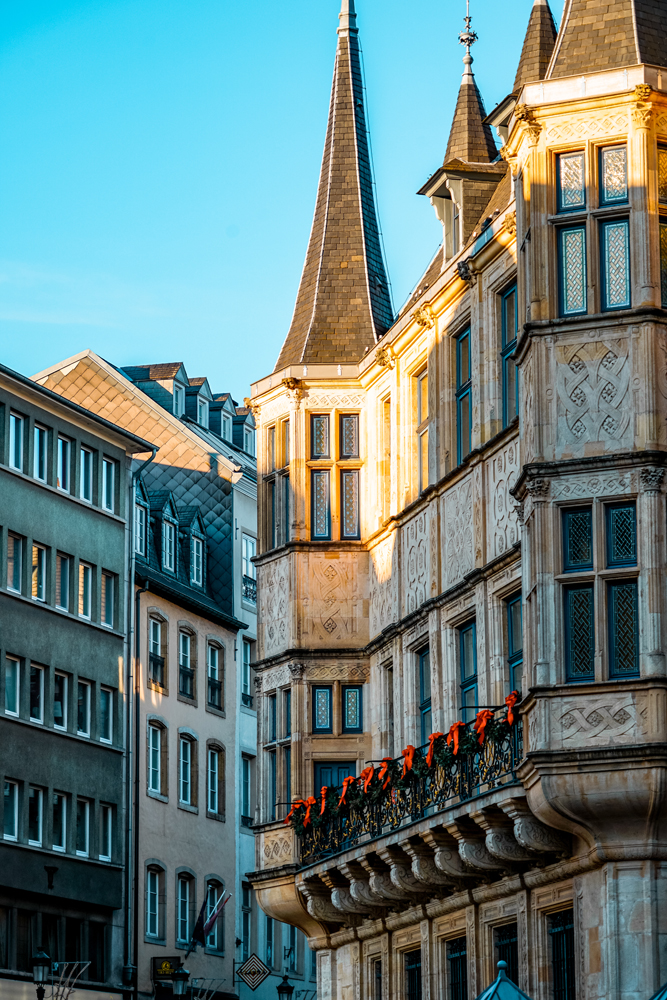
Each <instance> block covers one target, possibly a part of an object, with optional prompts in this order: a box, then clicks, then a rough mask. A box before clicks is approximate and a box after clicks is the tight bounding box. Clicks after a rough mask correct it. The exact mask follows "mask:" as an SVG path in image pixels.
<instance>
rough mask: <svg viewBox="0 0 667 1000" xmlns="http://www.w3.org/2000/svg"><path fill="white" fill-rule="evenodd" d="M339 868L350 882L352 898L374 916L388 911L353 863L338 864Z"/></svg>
mask: <svg viewBox="0 0 667 1000" xmlns="http://www.w3.org/2000/svg"><path fill="white" fill-rule="evenodd" d="M338 870H339V872H340V873H341V874H342V875H344V876H345V878H346V879H347V880H348V881H349V883H350V895H351V896H352V899H353V900H354V901H355V903H358V904H359V905H360V906H361V907H362V908H363V909H364V911H365V912H366V913H370V914H372V915H373V916H381V915H384V914H385V913H386V904H385V903H383V902H382V900H380V899H378V897H377V896H376V895H375V894H374V893H373V892H372V891H371V887H370V883H369V881H368V879H366V878H362V876H361V875H360V874H359V872H358V871H356V870H355V869H354V868H353V867H352V866H351V865H347V864H341V865H339V866H338Z"/></svg>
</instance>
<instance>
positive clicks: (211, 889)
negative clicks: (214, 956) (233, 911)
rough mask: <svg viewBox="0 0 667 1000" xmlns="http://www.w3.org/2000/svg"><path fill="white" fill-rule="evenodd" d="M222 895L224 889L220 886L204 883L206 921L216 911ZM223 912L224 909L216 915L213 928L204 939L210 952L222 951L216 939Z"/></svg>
mask: <svg viewBox="0 0 667 1000" xmlns="http://www.w3.org/2000/svg"><path fill="white" fill-rule="evenodd" d="M224 894H225V890H224V888H223V887H222V886H221V885H217V884H216V883H214V882H207V883H206V919H207V920H209V919H210V917H211V916H212V915H213V913H214V912H215V909H216V907H217V905H218V903H219V902H220V900H221V899H222V897H223V896H224ZM224 912H225V911H224V909H222V910H221V911H220V913H219V914H218V918H217V920H216V921H215V923H214V924H213V927H212V928H211V930H210V931H209V933H208V936H207V938H206V947H207V948H210V949H211V950H212V951H220V952H221V951H222V948H221V947H220V941H219V940H218V938H219V932H220V930H221V928H220V927H219V924H220V921H221V919H222V914H223V913H224Z"/></svg>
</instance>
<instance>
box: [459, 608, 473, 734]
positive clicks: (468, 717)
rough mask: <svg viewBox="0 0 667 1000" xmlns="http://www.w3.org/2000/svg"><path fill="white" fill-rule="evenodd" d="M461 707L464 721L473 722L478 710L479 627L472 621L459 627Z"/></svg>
mask: <svg viewBox="0 0 667 1000" xmlns="http://www.w3.org/2000/svg"><path fill="white" fill-rule="evenodd" d="M459 661H460V667H461V709H462V712H463V721H464V722H472V720H473V719H474V717H475V713H476V711H477V629H476V623H475V622H470V624H469V625H465V626H464V627H463V628H460V629H459Z"/></svg>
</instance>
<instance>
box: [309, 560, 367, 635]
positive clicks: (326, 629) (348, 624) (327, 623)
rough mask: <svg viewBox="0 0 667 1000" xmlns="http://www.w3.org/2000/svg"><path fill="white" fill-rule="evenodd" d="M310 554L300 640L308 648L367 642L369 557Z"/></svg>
mask: <svg viewBox="0 0 667 1000" xmlns="http://www.w3.org/2000/svg"><path fill="white" fill-rule="evenodd" d="M337 555H338V558H336V559H332V558H331V557H330V556H328V555H327V554H326V553H323V554H321V555H320V554H319V553H311V554H310V555H309V557H308V560H307V563H306V566H304V567H303V570H304V573H303V577H302V579H301V593H302V596H301V599H300V609H299V638H300V639H301V640H302V641H303V642H304V643H305V644H306V645H317V644H320V643H322V644H324V645H328V646H330V645H332V644H340V645H343V646H357V645H365V643H366V642H367V641H368V610H369V600H368V593H367V589H366V588H367V572H366V567H367V565H368V564H367V561H366V560H367V554H366V553H365V552H364V553H359V554H358V555H357V554H356V553H349V554H348V553H342V552H341V553H337Z"/></svg>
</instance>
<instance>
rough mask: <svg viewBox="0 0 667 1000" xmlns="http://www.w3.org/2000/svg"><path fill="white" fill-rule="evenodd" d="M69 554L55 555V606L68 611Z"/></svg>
mask: <svg viewBox="0 0 667 1000" xmlns="http://www.w3.org/2000/svg"><path fill="white" fill-rule="evenodd" d="M71 565H72V563H71V560H70V557H69V556H63V555H60V554H58V555H57V556H56V607H57V608H60V609H61V610H62V611H69V575H70V570H71Z"/></svg>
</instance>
